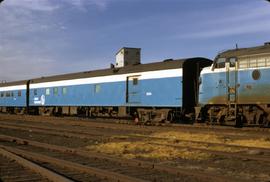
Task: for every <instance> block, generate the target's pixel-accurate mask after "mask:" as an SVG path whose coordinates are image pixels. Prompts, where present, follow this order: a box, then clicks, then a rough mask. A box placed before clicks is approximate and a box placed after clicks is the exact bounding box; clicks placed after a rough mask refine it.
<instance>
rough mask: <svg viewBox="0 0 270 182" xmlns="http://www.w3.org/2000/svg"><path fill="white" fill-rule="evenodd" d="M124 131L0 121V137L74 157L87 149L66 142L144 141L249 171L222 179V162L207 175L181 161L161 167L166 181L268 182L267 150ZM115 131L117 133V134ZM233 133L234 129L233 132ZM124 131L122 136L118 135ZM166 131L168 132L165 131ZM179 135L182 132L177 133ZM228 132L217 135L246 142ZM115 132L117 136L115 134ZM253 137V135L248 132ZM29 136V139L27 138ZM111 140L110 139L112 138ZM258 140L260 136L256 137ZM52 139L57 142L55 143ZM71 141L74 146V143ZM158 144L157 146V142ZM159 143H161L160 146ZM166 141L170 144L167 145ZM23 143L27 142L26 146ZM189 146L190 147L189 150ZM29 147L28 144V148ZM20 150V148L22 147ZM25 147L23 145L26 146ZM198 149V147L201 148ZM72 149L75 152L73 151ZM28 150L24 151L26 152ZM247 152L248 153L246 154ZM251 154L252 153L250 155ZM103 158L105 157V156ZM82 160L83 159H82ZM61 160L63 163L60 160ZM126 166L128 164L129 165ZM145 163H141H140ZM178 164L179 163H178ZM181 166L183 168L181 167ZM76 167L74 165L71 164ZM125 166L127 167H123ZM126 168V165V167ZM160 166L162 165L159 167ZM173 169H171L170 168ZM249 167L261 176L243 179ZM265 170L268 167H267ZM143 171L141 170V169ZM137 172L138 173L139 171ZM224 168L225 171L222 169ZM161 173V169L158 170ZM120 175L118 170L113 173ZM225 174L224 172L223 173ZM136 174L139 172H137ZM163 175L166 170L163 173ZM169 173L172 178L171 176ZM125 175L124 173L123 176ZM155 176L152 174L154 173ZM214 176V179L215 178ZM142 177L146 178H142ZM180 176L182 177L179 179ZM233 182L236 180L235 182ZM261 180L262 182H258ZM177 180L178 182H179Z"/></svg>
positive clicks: (269, 153)
mask: <svg viewBox="0 0 270 182" xmlns="http://www.w3.org/2000/svg"><path fill="white" fill-rule="evenodd" d="M31 124H33V125H31ZM126 126H128V127H127V131H125V125H117V124H111V123H110V124H109V125H107V124H104V123H103V124H101V125H98V123H87V122H84V123H83V124H82V123H81V122H79V123H76V122H75V121H74V122H73V121H72V122H67V123H64V122H63V121H60V122H52V121H50V122H45V121H42V122H38V121H28V120H27V121H25V122H23V121H17V122H16V121H14V120H9V121H0V131H1V132H2V133H3V134H6V135H12V136H17V137H19V138H22V139H23V141H24V142H25V141H27V140H29V141H30V142H31V143H33V141H32V140H35V141H39V142H41V143H42V145H44V143H50V144H53V145H61V146H65V147H67V146H69V147H70V148H68V150H71V151H73V153H74V150H76V153H77V152H78V151H80V149H75V148H77V147H80V148H84V147H85V146H87V144H86V143H83V142H82V145H76V146H70V145H67V144H68V143H69V141H72V142H73V143H76V142H81V141H91V140H93V141H98V143H100V142H101V143H103V142H105V143H107V142H115V141H116V142H117V140H118V141H119V140H120V142H121V141H140V140H143V141H146V142H147V143H148V144H152V145H161V146H168V147H174V148H177V149H186V150H187V151H197V152H200V153H207V154H211V155H213V158H215V159H217V161H219V159H222V160H224V161H225V160H226V161H227V160H231V161H232V162H234V161H238V162H237V163H238V164H241V163H243V165H244V166H246V165H249V166H251V167H247V171H246V172H245V173H243V174H241V173H242V171H245V168H243V166H239V169H237V168H236V167H233V166H232V167H229V171H228V173H224V175H223V172H222V170H223V166H224V165H225V166H226V165H227V164H226V162H225V163H224V164H223V163H222V164H219V165H217V164H215V161H211V162H214V163H212V164H209V166H212V167H214V168H216V169H218V170H219V168H220V170H219V171H216V173H215V172H213V171H212V173H211V171H210V172H209V170H203V167H207V166H208V165H207V166H204V165H200V162H196V163H194V161H193V162H192V161H191V162H192V163H194V165H198V167H199V168H201V169H202V170H201V169H199V168H198V169H196V168H195V169H194V168H193V169H189V168H188V167H189V165H185V163H186V162H188V163H189V162H190V161H189V160H183V161H181V160H180V161H178V164H176V163H175V165H174V164H172V162H169V163H168V164H169V165H165V166H163V167H164V168H166V169H171V168H172V170H171V171H167V173H168V174H169V177H168V178H169V179H172V178H174V179H178V178H177V176H179V175H180V178H181V179H182V180H183V179H189V180H188V181H192V180H193V181H196V180H198V179H199V180H198V181H209V180H210V179H207V180H206V177H205V175H206V176H208V177H210V178H211V181H220V180H221V181H222V180H223V181H240V180H241V179H254V180H251V181H267V180H265V179H270V178H269V177H267V176H269V175H267V174H266V173H267V172H266V173H265V171H266V170H267V168H269V162H270V160H269V158H270V150H269V149H267V148H259V147H247V146H241V145H233V144H224V143H214V141H196V140H193V139H192V138H191V139H190V140H184V139H175V142H174V141H173V139H170V140H168V138H166V137H156V136H154V135H150V134H151V133H152V132H153V130H154V129H153V127H140V126H129V125H126ZM117 128H118V130H117ZM132 128H135V129H134V132H133V133H131V131H133V130H132ZM154 128H158V130H159V131H167V130H169V128H165V129H164V128H163V127H154ZM138 129H139V130H140V129H142V130H143V132H137V131H138ZM183 130H184V131H186V132H190V131H192V132H193V131H197V132H201V131H202V132H201V133H206V134H208V133H209V129H208V130H199V129H194V128H193V127H192V128H191V130H189V129H183ZM233 130H234V129H233ZM122 131H124V132H122ZM169 131H170V130H169ZM173 131H178V129H173ZM180 131H182V130H180ZM231 131H232V130H231V129H230V130H229V131H226V132H221V133H219V134H220V135H225V134H228V133H229V134H231V135H226V136H230V137H234V136H236V137H238V138H241V137H243V138H245V137H246V138H249V135H248V134H250V131H249V132H247V133H244V135H242V134H238V133H237V132H236V133H231ZM118 132H119V133H118ZM210 132H213V130H212V129H210ZM217 132H219V131H217ZM121 133H124V135H125V137H126V138H125V137H123V139H118V138H117V135H118V134H119V137H120V136H121ZM252 133H253V132H252ZM31 135H33V136H31ZM114 135H115V136H114ZM256 135H257V134H256V133H255V134H254V135H252V136H256ZM35 136H40V137H35ZM112 136H113V137H112ZM259 136H260V137H261V136H262V135H259ZM52 138H53V140H52ZM55 138H59V141H60V142H55V140H54V139H55ZM16 141H19V140H18V139H16ZM74 141H75V142H74ZM160 141H161V142H160ZM162 141H163V142H162ZM168 141H170V142H169V143H168ZM166 142H167V143H166ZM26 143H27V142H26ZM183 143H186V144H185V146H181V144H183ZM189 144H190V146H189ZM196 144H198V145H199V147H197V146H196ZM28 145H29V144H28ZM89 145H95V143H94V142H93V143H92V144H89ZM22 146H24V145H22ZM26 146H27V145H26ZM201 146H202V147H201ZM39 147H40V148H42V147H41V146H39ZM74 147H75V148H74ZM215 147H222V148H234V149H237V150H239V151H236V152H235V151H231V152H227V151H226V150H225V151H222V150H221V151H217V150H216V149H213V148H215ZM19 149H20V150H26V149H21V148H19ZM27 150H28V149H27ZM250 151H251V152H250ZM252 151H255V153H254V152H252ZM80 152H86V151H80ZM87 153H88V154H89V151H87ZM94 154H96V153H91V155H93V156H95V155H94ZM98 155H99V156H100V155H101V154H100V153H99V154H98ZM105 156H106V155H105ZM84 157H85V156H84ZM103 157H104V156H103ZM106 157H107V158H108V159H107V160H109V159H110V158H112V156H106ZM62 160H65V159H62ZM110 161H112V159H110ZM129 162H130V161H129ZM144 162H145V161H144ZM179 162H180V163H179ZM181 162H184V163H183V166H181ZM75 163H76V161H75ZM114 163H116V164H119V162H118V161H117V160H116V161H114ZM120 165H122V163H120ZM126 165H127V164H126ZM129 165H130V164H128V166H129ZM144 165H146V164H142V161H139V163H138V162H135V163H134V161H133V165H132V166H133V167H138V166H140V168H141V167H142V166H144ZM151 165H154V166H155V169H157V166H159V165H158V164H157V163H153V162H152V163H151V162H150V163H148V164H147V165H146V167H148V168H149V166H151ZM108 166H110V165H108ZM161 166H162V165H161ZM173 166H174V167H173ZM252 166H258V168H261V169H263V170H262V171H263V173H264V174H265V176H264V174H263V173H262V174H260V173H254V174H252V176H251V177H247V178H245V177H244V175H246V174H248V173H250V172H249V171H252V170H253V167H252ZM267 166H268V167H267ZM144 167H145V166H144ZM140 168H139V169H140ZM225 168H227V167H225ZM160 169H162V168H160ZM117 170H119V171H120V172H121V169H117ZM128 170H129V171H131V172H132V171H134V170H133V169H130V168H128ZM224 170H227V169H224ZM237 170H239V174H241V175H236V176H237V177H236V178H231V179H228V176H230V173H231V172H232V171H237ZM138 171H139V170H138ZM162 171H164V169H162ZM165 171H166V170H165ZM172 171H174V173H172ZM179 171H181V174H179ZM185 172H187V173H185ZM132 173H133V174H136V172H132ZM171 173H172V174H171ZM194 173H196V174H201V176H200V177H197V176H193V175H194ZM124 174H125V172H124ZM155 174H156V173H155ZM217 174H218V175H217ZM149 175H152V176H153V174H149ZM171 175H176V178H175V176H173V177H172V176H171ZM260 175H262V177H260ZM127 176H131V177H134V176H132V175H130V174H127ZM146 176H148V175H147V174H146ZM183 176H184V177H183ZM136 177H137V176H135V177H134V178H136ZM190 177H191V178H192V180H190ZM139 179H140V180H147V181H148V180H150V181H155V180H156V179H163V178H161V177H156V178H154V177H153V178H139ZM236 179H237V180H236ZM260 179H262V180H260ZM182 180H180V181H182ZM157 181H159V180H157ZM164 181H168V179H166V180H164Z"/></svg>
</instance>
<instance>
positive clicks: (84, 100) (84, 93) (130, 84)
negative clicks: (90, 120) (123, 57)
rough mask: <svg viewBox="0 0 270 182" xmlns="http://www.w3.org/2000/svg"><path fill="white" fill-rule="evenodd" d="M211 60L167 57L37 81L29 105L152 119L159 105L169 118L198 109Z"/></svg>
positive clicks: (46, 109)
mask: <svg viewBox="0 0 270 182" xmlns="http://www.w3.org/2000/svg"><path fill="white" fill-rule="evenodd" d="M210 63H211V61H210V60H208V59H205V58H190V59H183V60H167V61H165V62H158V63H150V64H136V65H128V66H124V67H118V68H110V69H105V70H97V71H90V72H82V73H75V74H68V75H60V76H53V77H46V78H39V79H33V80H31V81H30V86H29V88H30V90H29V93H30V95H29V99H30V101H29V106H30V107H38V108H39V112H48V113H50V112H52V110H54V112H61V114H84V115H85V114H86V115H100V114H105V115H113V113H115V114H116V115H118V116H119V115H126V113H129V114H131V115H132V114H134V113H137V114H142V113H147V117H149V113H150V112H151V113H153V108H155V111H157V110H162V112H163V113H162V114H163V115H164V116H163V119H167V116H168V114H169V112H171V113H174V115H175V112H176V111H177V112H180V111H182V110H183V108H184V107H185V108H186V110H192V109H193V108H194V106H195V105H196V104H197V102H198V100H197V99H198V96H197V93H198V86H199V85H198V84H199V82H198V78H199V74H200V70H201V69H202V67H204V66H206V65H209V64H210ZM184 69H186V71H184ZM184 88H185V90H183V89H184ZM184 97H185V98H184ZM191 108H192V109H191ZM164 117H166V118H164ZM172 117H173V116H171V118H172ZM174 117H175V116H174ZM148 119H149V118H148Z"/></svg>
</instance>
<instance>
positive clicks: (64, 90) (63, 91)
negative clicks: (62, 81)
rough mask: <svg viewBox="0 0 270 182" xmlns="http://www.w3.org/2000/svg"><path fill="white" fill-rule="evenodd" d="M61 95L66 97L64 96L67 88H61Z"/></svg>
mask: <svg viewBox="0 0 270 182" xmlns="http://www.w3.org/2000/svg"><path fill="white" fill-rule="evenodd" d="M62 94H63V95H66V94H67V87H63V88H62Z"/></svg>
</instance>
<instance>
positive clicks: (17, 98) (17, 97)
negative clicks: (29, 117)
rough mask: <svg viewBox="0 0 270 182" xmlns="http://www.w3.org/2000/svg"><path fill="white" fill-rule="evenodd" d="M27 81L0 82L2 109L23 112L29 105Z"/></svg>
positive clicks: (0, 105)
mask: <svg viewBox="0 0 270 182" xmlns="http://www.w3.org/2000/svg"><path fill="white" fill-rule="evenodd" d="M26 95H27V81H19V82H12V83H1V84H0V110H1V111H2V112H7V111H10V112H14V111H15V110H16V111H17V112H21V111H23V110H24V108H26V106H27V97H26Z"/></svg>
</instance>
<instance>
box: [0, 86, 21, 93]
mask: <svg viewBox="0 0 270 182" xmlns="http://www.w3.org/2000/svg"><path fill="white" fill-rule="evenodd" d="M13 90H26V85H15V86H8V87H0V92H4V91H13Z"/></svg>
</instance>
